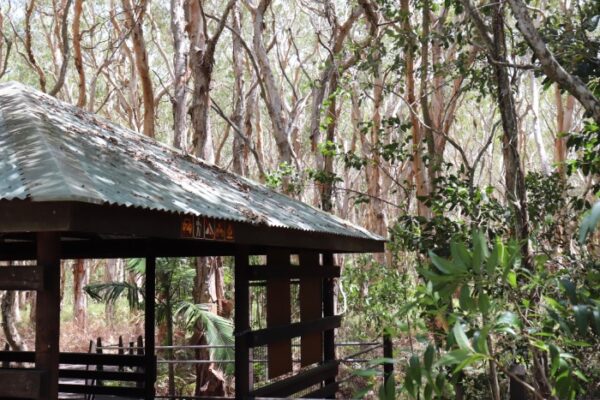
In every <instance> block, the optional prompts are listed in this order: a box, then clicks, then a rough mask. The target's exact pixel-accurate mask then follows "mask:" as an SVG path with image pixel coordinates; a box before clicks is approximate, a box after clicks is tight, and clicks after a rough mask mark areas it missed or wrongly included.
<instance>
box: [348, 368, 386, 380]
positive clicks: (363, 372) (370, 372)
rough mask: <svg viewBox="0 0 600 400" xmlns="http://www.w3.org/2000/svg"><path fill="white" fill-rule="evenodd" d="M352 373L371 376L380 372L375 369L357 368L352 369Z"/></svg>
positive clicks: (365, 376)
mask: <svg viewBox="0 0 600 400" xmlns="http://www.w3.org/2000/svg"><path fill="white" fill-rule="evenodd" d="M352 375H356V376H362V377H363V378H372V377H374V376H377V375H380V373H379V371H377V370H376V369H357V370H354V371H352Z"/></svg>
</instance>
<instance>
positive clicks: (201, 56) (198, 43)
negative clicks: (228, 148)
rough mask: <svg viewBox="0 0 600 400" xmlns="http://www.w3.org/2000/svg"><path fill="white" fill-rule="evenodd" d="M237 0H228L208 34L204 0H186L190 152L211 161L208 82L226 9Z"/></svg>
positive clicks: (227, 10) (229, 9) (230, 7)
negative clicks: (190, 79)
mask: <svg viewBox="0 0 600 400" xmlns="http://www.w3.org/2000/svg"><path fill="white" fill-rule="evenodd" d="M235 2H236V0H229V1H228V2H227V3H226V4H225V8H224V10H223V12H222V14H221V16H220V18H219V19H218V23H217V27H216V28H215V30H214V32H213V34H212V35H209V33H208V26H207V17H206V14H205V12H204V0H187V7H188V12H187V14H186V16H187V24H188V29H189V35H190V64H191V71H192V77H193V80H194V86H193V95H192V106H191V108H190V114H191V116H192V128H193V137H192V147H193V152H194V154H195V155H197V156H198V157H200V158H203V159H204V160H206V161H208V162H211V163H212V162H214V160H215V158H214V157H215V154H214V148H213V139H212V132H211V129H210V121H209V115H208V111H209V109H210V105H211V102H210V89H211V88H210V85H211V82H212V72H213V67H214V63H215V50H216V48H217V43H218V41H219V38H220V37H221V33H222V32H223V29H224V28H225V25H226V23H227V17H228V15H229V12H230V11H231V9H232V8H233V6H234V4H235Z"/></svg>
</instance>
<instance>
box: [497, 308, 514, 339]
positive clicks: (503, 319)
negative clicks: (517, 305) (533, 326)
mask: <svg viewBox="0 0 600 400" xmlns="http://www.w3.org/2000/svg"><path fill="white" fill-rule="evenodd" d="M520 326H521V321H520V320H519V317H518V316H517V315H516V314H515V313H513V312H510V311H505V312H503V313H502V314H500V316H499V317H498V318H497V319H496V324H495V326H494V330H495V331H496V332H507V333H511V334H513V335H514V334H515V329H519V328H520Z"/></svg>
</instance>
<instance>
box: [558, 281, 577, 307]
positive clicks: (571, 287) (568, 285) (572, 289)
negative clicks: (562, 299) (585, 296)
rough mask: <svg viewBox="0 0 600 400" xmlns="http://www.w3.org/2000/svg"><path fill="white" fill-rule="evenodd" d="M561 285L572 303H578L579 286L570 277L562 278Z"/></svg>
mask: <svg viewBox="0 0 600 400" xmlns="http://www.w3.org/2000/svg"><path fill="white" fill-rule="evenodd" d="M560 285H561V286H562V287H563V288H564V289H565V293H566V294H567V297H568V298H569V301H570V302H571V304H577V287H576V286H575V284H574V283H573V282H571V281H570V280H568V279H561V280H560Z"/></svg>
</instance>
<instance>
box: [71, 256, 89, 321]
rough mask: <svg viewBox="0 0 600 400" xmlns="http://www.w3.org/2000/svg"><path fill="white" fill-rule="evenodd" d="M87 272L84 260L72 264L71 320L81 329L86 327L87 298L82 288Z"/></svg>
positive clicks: (85, 282)
mask: <svg viewBox="0 0 600 400" xmlns="http://www.w3.org/2000/svg"><path fill="white" fill-rule="evenodd" d="M87 278H88V271H87V268H86V265H85V260H75V262H74V263H73V320H74V321H75V324H76V325H77V326H78V327H79V328H82V329H85V328H86V325H87V297H86V295H85V293H84V292H83V288H84V287H85V285H86V284H87V280H88V279H87Z"/></svg>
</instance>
